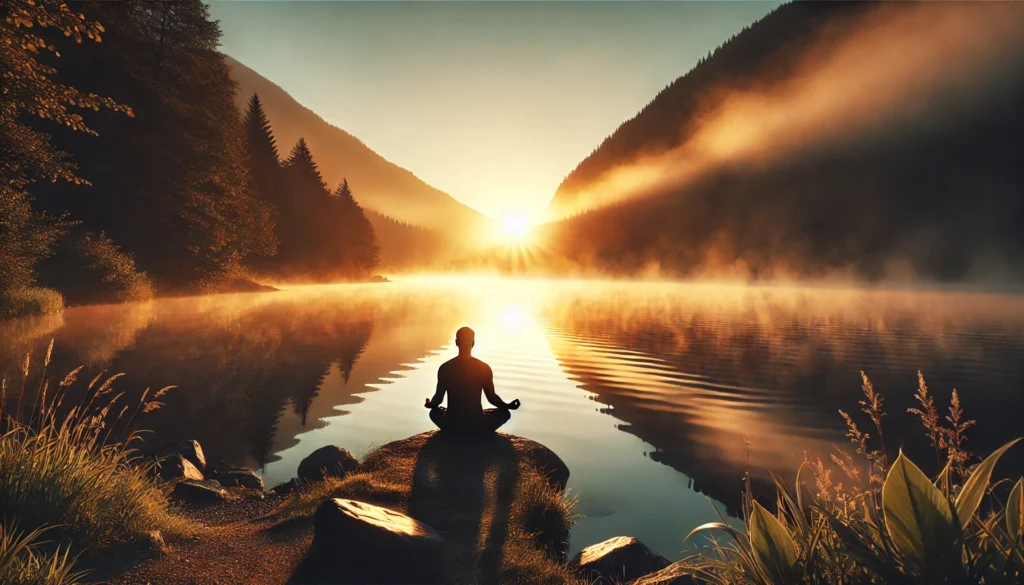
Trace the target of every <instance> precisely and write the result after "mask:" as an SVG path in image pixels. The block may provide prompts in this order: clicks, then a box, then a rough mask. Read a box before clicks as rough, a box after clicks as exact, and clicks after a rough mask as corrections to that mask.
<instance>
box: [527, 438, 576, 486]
mask: <svg viewBox="0 0 1024 585" xmlns="http://www.w3.org/2000/svg"><path fill="white" fill-rule="evenodd" d="M530 458H531V459H532V461H533V464H534V465H535V466H536V467H537V468H538V469H539V470H540V472H541V473H543V474H544V477H546V478H547V480H548V484H550V485H551V486H552V487H554V488H556V489H557V490H558V491H561V492H564V491H565V487H566V486H567V485H568V484H569V466H568V465H566V464H565V461H562V458H561V457H559V456H558V455H556V454H555V452H554V451H552V450H551V449H548V448H547V447H545V446H544V445H541V444H540V443H535V444H534V447H533V448H532V449H531V452H530Z"/></svg>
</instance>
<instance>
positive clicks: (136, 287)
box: [77, 232, 153, 303]
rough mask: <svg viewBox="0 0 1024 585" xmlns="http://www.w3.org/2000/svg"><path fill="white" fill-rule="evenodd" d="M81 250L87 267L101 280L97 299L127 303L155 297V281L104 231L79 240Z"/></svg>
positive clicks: (95, 298)
mask: <svg viewBox="0 0 1024 585" xmlns="http://www.w3.org/2000/svg"><path fill="white" fill-rule="evenodd" d="M77 250H78V253H79V255H80V256H81V257H82V260H83V262H84V265H85V268H86V269H87V270H89V271H91V272H92V273H93V274H94V275H95V278H96V279H98V283H97V284H96V285H95V290H94V291H93V293H92V294H93V296H94V299H93V300H107V301H109V300H115V301H118V302H121V303H127V302H131V301H148V300H150V299H152V298H153V281H152V280H151V279H150V278H149V276H148V275H147V274H146V273H145V272H142V271H140V270H138V269H137V268H136V267H135V259H134V258H133V257H132V255H131V254H129V253H127V252H123V251H122V250H121V249H120V248H119V247H118V246H116V245H115V244H114V241H113V240H111V239H110V238H108V237H107V235H106V234H104V233H103V232H100V233H99V234H98V235H97V234H93V233H86V234H85V235H84V236H82V239H81V240H79V241H78V245H77Z"/></svg>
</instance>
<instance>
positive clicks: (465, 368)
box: [424, 327, 519, 433]
mask: <svg viewBox="0 0 1024 585" xmlns="http://www.w3.org/2000/svg"><path fill="white" fill-rule="evenodd" d="M475 337H476V336H475V334H474V333H473V330H472V329H470V328H469V327H463V328H461V329H459V330H458V331H457V332H456V334H455V344H456V345H457V346H458V347H459V355H458V357H455V358H452V359H450V360H448V361H446V362H445V363H443V364H441V367H440V368H438V370H437V391H436V392H435V393H434V397H433V398H429V399H427V402H426V404H425V405H424V406H426V407H427V408H429V409H430V420H432V421H433V422H434V424H436V425H437V426H438V428H440V429H441V430H452V431H456V432H462V433H475V432H493V431H494V430H496V429H497V428H498V427H500V426H501V425H503V424H505V423H506V422H508V420H509V419H510V418H511V417H512V415H511V413H509V410H515V409H517V408H519V400H513V401H512V402H510V403H505V402H504V401H503V400H502V399H501V398H499V397H498V395H497V394H496V393H495V391H494V374H493V373H492V372H491V367H490V366H488V365H487V364H485V363H484V362H482V361H480V360H478V359H476V358H475V357H473V355H472V349H473V345H474V344H475V343H476V339H475ZM481 393H482V394H483V395H484V396H486V397H487V401H488V402H489V403H491V404H493V405H494V406H496V407H497V408H489V409H487V410H484V409H483V407H482V406H481V405H480V395H481ZM445 394H447V395H448V408H447V409H446V408H444V407H442V406H441V402H442V401H444V397H445Z"/></svg>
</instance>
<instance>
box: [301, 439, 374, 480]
mask: <svg viewBox="0 0 1024 585" xmlns="http://www.w3.org/2000/svg"><path fill="white" fill-rule="evenodd" d="M357 469H359V462H358V461H356V458H355V457H353V456H352V454H351V453H349V452H348V451H346V450H345V449H342V448H341V447H338V446H336V445H327V446H325V447H320V448H319V449H317V450H316V451H313V452H312V453H310V454H309V456H307V457H306V458H305V459H303V460H302V462H301V463H299V479H300V480H302V481H304V482H306V483H312V482H316V481H321V480H323V479H324V478H326V477H345V476H346V475H348V474H349V473H353V472H354V471H356V470H357Z"/></svg>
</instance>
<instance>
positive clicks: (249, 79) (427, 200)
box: [227, 57, 491, 235]
mask: <svg viewBox="0 0 1024 585" xmlns="http://www.w3.org/2000/svg"><path fill="white" fill-rule="evenodd" d="M227 62H228V63H229V65H230V67H231V77H232V78H233V79H234V80H235V81H236V82H237V83H238V86H239V91H238V95H237V97H236V102H237V104H238V106H239V108H244V107H245V105H246V101H247V100H248V99H249V96H251V95H252V94H254V93H255V94H258V95H259V96H260V99H261V100H262V101H263V105H264V107H265V108H266V113H267V116H268V117H269V118H270V119H271V120H272V121H273V124H274V131H275V133H276V136H277V139H278V140H279V141H280V142H281V143H282V144H294V143H295V141H296V140H298V139H299V138H300V137H302V138H304V139H305V140H306V142H307V143H308V144H309V146H310V148H311V149H312V150H313V151H314V152H316V153H317V160H318V162H319V164H320V169H321V172H322V173H323V177H324V180H325V181H326V182H327V183H328V184H332V185H333V184H337V183H340V182H341V181H342V180H343V179H344V178H347V179H348V180H349V181H350V182H351V183H352V185H353V186H354V187H355V188H356V190H357V191H358V193H357V196H356V197H357V201H359V203H360V205H363V206H364V207H366V208H367V209H372V210H374V211H378V212H380V213H383V214H385V215H389V216H391V217H393V218H395V219H397V220H399V221H402V222H406V223H410V224H413V225H420V226H424V227H428V228H433V229H443V230H449V231H455V232H459V231H465V230H470V231H472V232H473V233H472V235H475V234H476V233H477V232H476V230H478V229H479V228H480V227H481V226H484V225H486V224H487V223H490V222H491V220H489V219H488V218H486V217H485V216H483V215H481V214H480V213H479V212H477V211H475V210H473V209H472V208H470V207H468V206H466V205H463V204H462V203H459V202H458V201H456V200H455V199H453V198H452V197H451V196H450V195H448V194H447V193H444V192H442V191H439V190H438V189H435V188H434V187H431V186H430V185H427V184H426V183H424V182H423V181H421V180H420V179H419V178H418V177H416V175H414V174H412V173H411V172H409V171H407V170H406V169H403V168H401V167H399V166H398V165H396V164H394V163H392V162H389V161H387V160H385V159H384V158H383V157H381V156H380V155H379V154H377V153H376V152H374V151H373V150H371V149H370V148H369V147H368V146H366V145H365V144H363V143H362V142H361V141H359V139H358V138H356V137H354V136H352V135H351V134H349V133H347V132H345V131H344V130H342V129H341V128H338V127H336V126H333V125H331V124H329V123H328V122H327V121H325V120H324V119H323V118H321V117H320V116H318V115H317V114H316V113H314V112H313V111H312V110H310V109H308V108H306V107H305V106H303V105H302V104H300V103H299V102H297V101H295V99H294V98H292V97H291V96H290V95H288V93H287V92H285V91H284V90H283V89H281V88H280V87H279V86H277V85H275V84H274V83H273V82H271V81H269V80H267V79H265V78H264V77H262V76H261V75H260V74H259V73H257V72H255V71H253V70H252V69H249V68H248V67H246V66H245V65H243V64H242V63H239V62H238V61H236V60H234V59H232V58H231V57H228V58H227Z"/></svg>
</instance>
